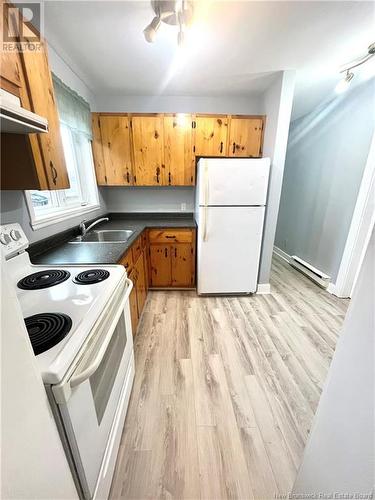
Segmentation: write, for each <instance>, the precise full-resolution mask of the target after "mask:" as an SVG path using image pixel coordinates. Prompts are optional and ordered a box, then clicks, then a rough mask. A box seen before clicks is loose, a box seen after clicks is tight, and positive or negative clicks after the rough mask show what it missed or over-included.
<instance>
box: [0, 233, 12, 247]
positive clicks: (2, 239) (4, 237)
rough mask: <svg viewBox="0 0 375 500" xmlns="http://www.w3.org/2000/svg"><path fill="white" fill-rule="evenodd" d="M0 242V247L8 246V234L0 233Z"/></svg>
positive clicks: (9, 240)
mask: <svg viewBox="0 0 375 500" xmlns="http://www.w3.org/2000/svg"><path fill="white" fill-rule="evenodd" d="M0 242H1V244H2V245H8V243H10V242H11V239H10V236H9V234H5V233H1V234H0Z"/></svg>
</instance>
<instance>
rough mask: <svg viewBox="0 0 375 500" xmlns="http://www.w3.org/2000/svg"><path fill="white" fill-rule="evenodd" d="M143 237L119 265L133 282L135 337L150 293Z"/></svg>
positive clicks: (131, 298) (131, 300) (134, 244)
mask: <svg viewBox="0 0 375 500" xmlns="http://www.w3.org/2000/svg"><path fill="white" fill-rule="evenodd" d="M142 237H144V235H141V236H140V237H139V238H138V239H137V240H136V241H135V242H134V243H133V245H132V247H131V248H130V249H129V250H128V251H127V252H126V253H125V255H123V256H122V257H121V259H120V260H119V262H118V263H119V264H121V265H123V266H124V267H125V269H126V272H127V273H128V277H129V279H131V280H132V282H133V290H132V292H131V294H130V298H129V305H130V315H131V320H132V330H133V336H135V334H136V333H137V326H138V322H139V319H140V317H141V314H142V311H143V308H144V305H145V302H146V299H147V291H148V278H147V247H146V246H144V247H143V248H142V242H143V241H144V240H143V239H142Z"/></svg>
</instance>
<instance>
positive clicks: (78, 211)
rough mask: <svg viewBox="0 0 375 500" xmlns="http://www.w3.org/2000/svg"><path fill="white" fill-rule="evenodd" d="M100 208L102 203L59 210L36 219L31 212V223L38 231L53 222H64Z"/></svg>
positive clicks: (34, 229)
mask: <svg viewBox="0 0 375 500" xmlns="http://www.w3.org/2000/svg"><path fill="white" fill-rule="evenodd" d="M99 209H100V205H88V206H83V207H82V206H80V207H74V208H69V209H66V210H63V211H59V212H58V213H56V214H51V215H46V216H45V217H38V219H35V218H34V217H32V216H31V214H30V219H31V221H30V225H31V227H32V229H33V231H36V230H37V229H42V228H43V227H47V226H51V225H52V224H56V223H59V222H64V221H66V220H67V219H72V218H73V217H78V216H79V215H83V214H87V213H89V212H94V211H95V210H99Z"/></svg>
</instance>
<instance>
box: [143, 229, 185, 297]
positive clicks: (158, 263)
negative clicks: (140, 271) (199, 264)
mask: <svg viewBox="0 0 375 500" xmlns="http://www.w3.org/2000/svg"><path fill="white" fill-rule="evenodd" d="M168 237H170V239H168ZM149 243H150V252H149V255H150V275H151V277H150V286H151V287H155V288H170V287H180V288H192V287H194V285H195V229H191V228H186V229H182V228H180V229H177V230H175V231H173V230H171V229H150V230H149Z"/></svg>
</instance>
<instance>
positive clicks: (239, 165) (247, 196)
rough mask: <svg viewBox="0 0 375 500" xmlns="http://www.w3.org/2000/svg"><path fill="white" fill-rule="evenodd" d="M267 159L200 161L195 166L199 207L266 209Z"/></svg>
mask: <svg viewBox="0 0 375 500" xmlns="http://www.w3.org/2000/svg"><path fill="white" fill-rule="evenodd" d="M269 171H270V159H269V158H258V159H255V158H253V159H251V158H215V159H207V158H202V159H201V160H199V162H198V173H197V199H196V203H197V205H199V206H233V205H235V206H238V205H242V206H251V205H265V204H266V198H267V188H268V176H269Z"/></svg>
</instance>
